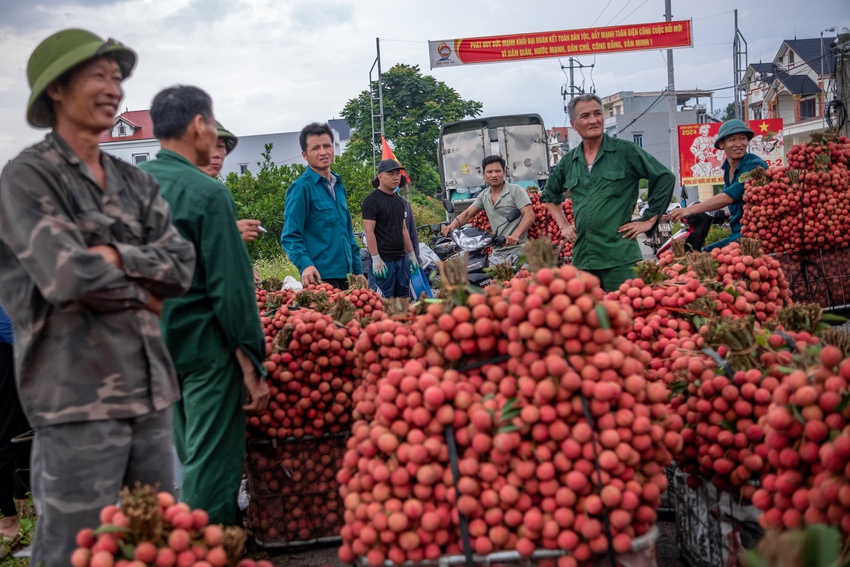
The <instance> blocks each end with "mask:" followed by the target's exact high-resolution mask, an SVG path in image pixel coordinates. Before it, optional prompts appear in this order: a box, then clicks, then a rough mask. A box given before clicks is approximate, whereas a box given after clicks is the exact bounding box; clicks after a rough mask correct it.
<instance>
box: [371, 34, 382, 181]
mask: <svg viewBox="0 0 850 567" xmlns="http://www.w3.org/2000/svg"><path fill="white" fill-rule="evenodd" d="M375 43H376V44H377V47H378V56H377V57H375V61H373V62H372V67H371V68H370V69H369V114H370V115H371V121H372V172H373V173H375V172H377V171H378V165H377V163H376V161H375V155H376V154H377V153H378V147H379V146H380V143H378V144H375V134H376V132H375V118H378V119H379V120H380V126H381V136H384V87H383V84H382V81H381V39H380V38H377V37H376V38H375ZM375 66H377V67H378V81H377V82H378V114H375V88H374V85H375V80H374V79H372V72H373V71H374V70H375ZM375 174H376V175H377V173H375Z"/></svg>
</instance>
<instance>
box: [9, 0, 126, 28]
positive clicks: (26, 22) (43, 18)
mask: <svg viewBox="0 0 850 567" xmlns="http://www.w3.org/2000/svg"><path fill="white" fill-rule="evenodd" d="M125 1H126V0H125ZM122 3H123V2H121V1H119V2H115V1H112V0H70V1H69V0H37V1H35V2H21V1H20V0H0V30H7V31H13V32H16V33H21V32H31V31H35V30H40V29H44V28H45V27H52V26H54V25H55V24H57V23H58V22H59V20H60V17H61V16H63V14H67V13H69V12H73V10H74V9H76V8H79V7H81V6H85V7H92V6H94V7H98V6H108V7H109V8H110V9H115V7H116V6H117V5H119V4H122ZM47 35H49V33H48V34H47Z"/></svg>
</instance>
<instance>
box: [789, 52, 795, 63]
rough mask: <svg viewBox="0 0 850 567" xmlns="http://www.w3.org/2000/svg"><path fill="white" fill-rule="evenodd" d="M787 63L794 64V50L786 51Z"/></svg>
mask: <svg viewBox="0 0 850 567" xmlns="http://www.w3.org/2000/svg"><path fill="white" fill-rule="evenodd" d="M788 64H789V65H793V64H794V52H793V51H789V52H788Z"/></svg>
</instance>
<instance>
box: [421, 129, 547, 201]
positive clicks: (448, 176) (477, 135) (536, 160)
mask: <svg viewBox="0 0 850 567" xmlns="http://www.w3.org/2000/svg"><path fill="white" fill-rule="evenodd" d="M489 155H499V156H502V159H504V160H505V162H506V163H507V167H506V170H507V171H506V172H505V182H506V183H515V184H516V185H520V186H522V187H526V188H527V189H528V190H529V191H531V192H534V191H538V190H540V189H542V187H543V186H544V185H545V184H546V180H547V179H548V178H549V145H548V143H547V139H546V128H545V126H544V125H543V119H542V118H541V117H540V115H538V114H515V115H511V116H495V117H492V118H473V119H471V120H461V121H459V122H449V123H447V124H443V125H442V126H440V139H439V148H438V150H437V161H438V165H439V173H440V181H441V195H440V197H441V198H442V199H449V200H450V201H452V204H453V205H454V210H455V215H457V214H460V213H461V212H463V211H464V210H465V209H466V208H467V207H469V206H470V205H471V204H472V202H473V201H474V200H475V197H477V196H478V194H479V193H480V192H481V191H483V190H484V189H485V188H486V187H487V183H486V181H484V172H483V171H482V170H481V161H482V160H483V159H484V158H485V157H486V156H489Z"/></svg>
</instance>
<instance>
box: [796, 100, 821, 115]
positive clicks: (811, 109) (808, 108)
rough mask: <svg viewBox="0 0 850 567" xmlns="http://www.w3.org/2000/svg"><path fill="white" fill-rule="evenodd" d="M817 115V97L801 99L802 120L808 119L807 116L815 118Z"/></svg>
mask: <svg viewBox="0 0 850 567" xmlns="http://www.w3.org/2000/svg"><path fill="white" fill-rule="evenodd" d="M815 116H817V114H816V112H815V99H813V98H810V99H809V100H801V101H800V120H806V119H807V118H814V117H815Z"/></svg>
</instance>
